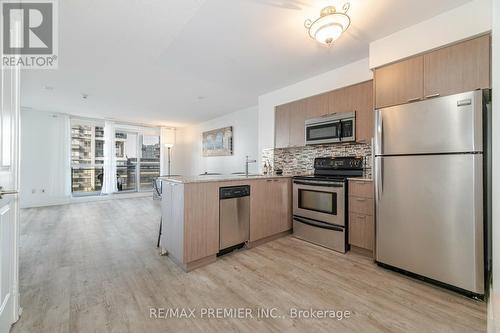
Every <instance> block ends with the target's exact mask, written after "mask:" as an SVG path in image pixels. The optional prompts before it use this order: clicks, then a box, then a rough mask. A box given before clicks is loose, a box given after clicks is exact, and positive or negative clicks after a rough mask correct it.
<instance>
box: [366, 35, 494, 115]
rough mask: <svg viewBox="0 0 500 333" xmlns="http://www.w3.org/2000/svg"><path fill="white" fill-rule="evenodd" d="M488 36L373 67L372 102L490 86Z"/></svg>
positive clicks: (383, 103)
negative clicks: (373, 94) (373, 92)
mask: <svg viewBox="0 0 500 333" xmlns="http://www.w3.org/2000/svg"><path fill="white" fill-rule="evenodd" d="M490 54H491V37H490V35H484V36H480V37H477V38H474V39H470V40H467V41H464V42H461V43H457V44H454V45H451V46H447V47H443V48H441V49H438V50H435V51H431V52H427V53H425V54H423V55H417V56H414V57H412V58H409V59H407V60H403V61H400V62H397V63H395V64H391V65H387V66H384V67H380V68H377V69H375V106H376V108H382V107H386V106H392V105H398V104H404V103H408V102H411V101H414V100H419V99H426V98H432V97H437V96H446V95H453V94H458V93H462V92H466V91H471V90H476V89H484V88H490V87H491V74H490V73H491V65H490V62H491V55H490Z"/></svg>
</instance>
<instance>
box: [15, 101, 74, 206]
mask: <svg viewBox="0 0 500 333" xmlns="http://www.w3.org/2000/svg"><path fill="white" fill-rule="evenodd" d="M66 126H69V124H68V123H67V118H66V117H65V116H62V115H57V114H53V113H49V112H42V111H35V110H23V111H21V178H20V179H21V189H20V204H21V207H27V206H39V205H44V204H53V203H62V202H65V201H66V200H67V197H68V195H67V193H68V191H69V186H70V185H69V178H68V177H67V169H66V168H67V167H69V141H67V140H65V139H64V138H65V137H66V136H67V133H66V130H67V129H66ZM65 160H67V161H68V163H67V164H64V161H65ZM33 191H34V192H35V193H33Z"/></svg>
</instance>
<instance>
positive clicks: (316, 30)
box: [304, 2, 351, 46]
mask: <svg viewBox="0 0 500 333" xmlns="http://www.w3.org/2000/svg"><path fill="white" fill-rule="evenodd" d="M350 6H351V5H350V4H349V2H346V3H345V4H344V6H342V10H343V12H337V9H336V8H335V7H334V6H328V7H325V8H323V9H322V10H321V12H320V17H319V18H318V19H317V20H316V21H311V20H306V21H305V22H304V26H305V27H306V29H308V30H309V36H310V37H311V38H312V39H315V40H317V41H318V42H320V43H321V44H324V45H327V46H330V45H332V43H333V42H334V41H336V40H337V39H338V38H339V37H340V35H342V33H343V32H344V31H346V30H347V28H348V27H349V25H350V24H351V19H350V18H349V16H348V15H347V11H348V10H349V7H350Z"/></svg>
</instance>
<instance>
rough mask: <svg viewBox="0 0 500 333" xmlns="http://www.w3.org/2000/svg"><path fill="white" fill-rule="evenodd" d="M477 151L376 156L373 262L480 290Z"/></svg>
mask: <svg viewBox="0 0 500 333" xmlns="http://www.w3.org/2000/svg"><path fill="white" fill-rule="evenodd" d="M482 194H483V192H482V155H481V154H462V155H427V156H426V155H418V156H391V157H376V158H375V201H376V260H377V261H378V262H381V263H384V264H388V265H391V266H394V267H398V268H401V269H404V270H406V271H409V272H412V273H415V274H419V275H422V276H425V277H429V278H432V279H434V280H437V281H440V282H444V283H446V284H449V285H452V286H456V287H459V288H462V289H464V290H468V291H471V292H474V293H478V294H484V278H483V276H484V262H483V252H484V251H483V209H482V208H483V205H482Z"/></svg>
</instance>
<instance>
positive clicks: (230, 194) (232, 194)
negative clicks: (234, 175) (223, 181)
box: [219, 185, 250, 200]
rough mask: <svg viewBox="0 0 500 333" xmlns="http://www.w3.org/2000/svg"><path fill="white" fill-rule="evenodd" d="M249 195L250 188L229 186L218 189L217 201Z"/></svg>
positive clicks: (247, 186)
mask: <svg viewBox="0 0 500 333" xmlns="http://www.w3.org/2000/svg"><path fill="white" fill-rule="evenodd" d="M249 195H250V186H249V185H243V186H230V187H221V188H220V189H219V199H221V200H223V199H231V198H241V197H246V196H249Z"/></svg>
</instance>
